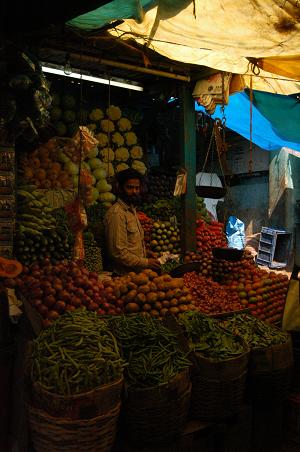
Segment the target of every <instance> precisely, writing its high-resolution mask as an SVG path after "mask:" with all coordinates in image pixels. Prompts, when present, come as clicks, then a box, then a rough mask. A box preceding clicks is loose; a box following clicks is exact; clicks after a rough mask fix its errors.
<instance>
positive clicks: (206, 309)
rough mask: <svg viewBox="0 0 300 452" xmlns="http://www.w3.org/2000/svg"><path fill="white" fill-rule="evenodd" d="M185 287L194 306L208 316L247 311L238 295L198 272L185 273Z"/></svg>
mask: <svg viewBox="0 0 300 452" xmlns="http://www.w3.org/2000/svg"><path fill="white" fill-rule="evenodd" d="M183 281H184V285H185V286H186V287H187V288H188V289H189V290H190V293H191V294H192V296H193V300H194V304H195V306H196V308H197V310H199V311H200V312H203V313H205V314H208V315H212V314H222V313H224V312H231V311H240V310H242V309H245V305H244V304H242V302H241V300H240V298H239V296H238V294H237V293H236V292H234V291H230V290H229V289H228V288H227V287H226V286H222V285H221V284H219V283H217V282H214V281H213V280H212V279H211V278H208V277H204V276H201V275H198V274H197V273H196V272H189V273H185V275H184V277H183Z"/></svg>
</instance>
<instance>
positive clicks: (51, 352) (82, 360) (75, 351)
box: [31, 310, 124, 395]
mask: <svg viewBox="0 0 300 452" xmlns="http://www.w3.org/2000/svg"><path fill="white" fill-rule="evenodd" d="M32 358H33V363H32V371H31V376H32V381H33V382H38V383H40V384H41V385H42V386H43V387H44V388H45V389H47V390H48V391H50V392H52V393H55V394H60V395H73V394H79V393H82V392H87V391H90V390H92V389H95V388H97V387H99V386H101V385H105V384H108V383H111V382H113V381H115V380H117V379H119V378H121V376H122V373H123V366H124V362H123V359H122V358H121V356H120V352H119V348H118V345H117V342H116V340H115V338H114V336H113V334H112V333H111V332H110V330H109V326H108V324H107V323H106V322H104V321H103V320H101V319H100V318H99V317H97V315H96V314H95V313H91V312H88V311H86V310H77V311H76V312H72V313H71V312H69V313H67V314H65V315H63V316H62V317H60V319H58V320H57V321H56V322H55V323H54V324H53V325H52V326H51V327H50V328H48V329H47V330H44V331H42V332H41V334H40V335H39V337H38V338H37V339H36V340H34V342H33V356H32Z"/></svg>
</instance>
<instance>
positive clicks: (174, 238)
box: [150, 221, 180, 255]
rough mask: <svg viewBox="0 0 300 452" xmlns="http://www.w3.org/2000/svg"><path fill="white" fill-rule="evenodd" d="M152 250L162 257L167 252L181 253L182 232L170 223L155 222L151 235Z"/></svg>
mask: <svg viewBox="0 0 300 452" xmlns="http://www.w3.org/2000/svg"><path fill="white" fill-rule="evenodd" d="M150 247H151V250H152V251H154V252H156V253H158V254H159V255H161V254H162V253H163V252H165V251H170V252H171V253H173V254H178V253H180V231H179V228H178V226H176V225H175V224H172V223H170V222H169V221H166V222H164V223H163V222H161V221H155V222H154V223H153V226H152V233H151V242H150Z"/></svg>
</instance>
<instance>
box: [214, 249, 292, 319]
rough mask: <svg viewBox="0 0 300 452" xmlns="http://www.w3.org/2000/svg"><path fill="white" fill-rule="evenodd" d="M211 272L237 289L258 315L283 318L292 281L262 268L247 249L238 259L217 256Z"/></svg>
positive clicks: (244, 303) (216, 278)
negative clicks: (232, 260) (230, 260)
mask: <svg viewBox="0 0 300 452" xmlns="http://www.w3.org/2000/svg"><path fill="white" fill-rule="evenodd" d="M212 275H213V279H214V280H215V281H218V282H220V283H222V284H224V285H226V286H227V287H228V288H229V289H230V290H231V291H232V292H234V293H237V294H238V296H239V298H240V302H241V304H242V305H243V306H244V307H248V308H249V309H250V312H251V314H252V315H254V316H255V317H258V318H260V319H262V320H267V321H268V322H270V323H273V322H278V321H280V320H281V319H282V316H283V311H284V305H285V298H286V295H287V290H288V284H289V279H288V277H287V276H286V275H284V274H278V273H274V272H268V271H267V270H264V269H260V268H259V267H257V266H256V264H255V263H254V261H253V258H252V256H251V254H250V253H248V252H247V251H245V252H244V257H243V259H241V260H240V261H238V262H228V261H225V260H221V259H215V260H214V261H213V265H212Z"/></svg>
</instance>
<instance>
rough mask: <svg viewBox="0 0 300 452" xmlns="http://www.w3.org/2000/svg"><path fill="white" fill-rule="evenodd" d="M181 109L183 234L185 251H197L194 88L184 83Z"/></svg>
mask: <svg viewBox="0 0 300 452" xmlns="http://www.w3.org/2000/svg"><path fill="white" fill-rule="evenodd" d="M180 108H181V130H182V145H181V166H182V167H183V168H185V169H186V171H187V193H186V194H185V195H184V196H183V198H182V209H183V234H182V243H183V247H184V250H185V251H195V249H196V192H195V186H196V127H195V125H196V114H195V102H194V99H193V96H192V87H191V86H189V85H187V84H184V83H182V84H181V87H180Z"/></svg>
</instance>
